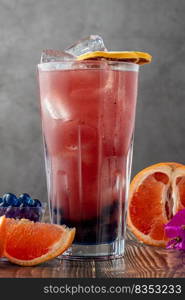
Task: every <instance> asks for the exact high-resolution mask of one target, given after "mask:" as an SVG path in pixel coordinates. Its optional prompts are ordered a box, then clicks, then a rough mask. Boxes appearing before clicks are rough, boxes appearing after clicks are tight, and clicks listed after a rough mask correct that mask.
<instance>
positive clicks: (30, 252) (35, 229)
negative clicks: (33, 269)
mask: <svg viewBox="0 0 185 300" xmlns="http://www.w3.org/2000/svg"><path fill="white" fill-rule="evenodd" d="M0 232H2V228H1V231H0ZM74 236H75V229H74V228H72V229H70V228H67V227H65V226H60V225H54V224H47V223H39V222H38V223H34V222H32V221H29V220H26V219H21V220H15V219H8V218H7V219H6V244H5V249H4V256H5V257H7V258H8V260H10V261H11V262H13V263H15V264H18V265H21V266H34V265H37V264H40V263H43V262H46V261H48V260H50V259H52V258H54V257H57V256H58V255H61V254H62V253H63V252H64V251H66V250H67V249H68V248H69V247H70V246H71V244H72V242H73V239H74Z"/></svg>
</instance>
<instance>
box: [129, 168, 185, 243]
mask: <svg viewBox="0 0 185 300" xmlns="http://www.w3.org/2000/svg"><path fill="white" fill-rule="evenodd" d="M184 207H185V166H184V165H182V164H178V163H159V164H155V165H152V166H150V167H148V168H146V169H143V170H142V171H141V172H139V173H138V174H137V175H136V176H135V177H134V179H133V180H132V182H131V185H130V192H129V201H128V216H127V222H128V226H129V228H130V229H131V231H132V232H133V233H134V234H135V236H136V237H137V238H138V239H139V240H140V241H142V242H144V243H146V244H149V245H155V246H165V245H166V242H167V240H168V239H167V237H166V236H165V232H164V224H166V223H167V222H168V221H169V220H170V219H171V218H172V216H174V215H175V214H176V212H177V211H179V210H180V209H182V208H184Z"/></svg>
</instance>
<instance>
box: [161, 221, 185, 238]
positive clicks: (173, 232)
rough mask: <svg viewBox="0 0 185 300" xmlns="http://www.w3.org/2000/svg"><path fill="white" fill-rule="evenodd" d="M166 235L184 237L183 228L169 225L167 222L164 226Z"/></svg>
mask: <svg viewBox="0 0 185 300" xmlns="http://www.w3.org/2000/svg"><path fill="white" fill-rule="evenodd" d="M165 233H166V236H167V237H169V238H176V237H180V238H182V239H183V238H185V230H184V229H183V228H182V226H169V225H168V224H167V225H166V226H165Z"/></svg>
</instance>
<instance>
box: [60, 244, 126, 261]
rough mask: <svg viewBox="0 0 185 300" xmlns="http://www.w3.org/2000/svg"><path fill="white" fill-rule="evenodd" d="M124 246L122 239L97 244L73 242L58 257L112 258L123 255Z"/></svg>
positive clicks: (82, 258)
mask: <svg viewBox="0 0 185 300" xmlns="http://www.w3.org/2000/svg"><path fill="white" fill-rule="evenodd" d="M124 246H125V241H124V240H117V241H114V242H112V243H110V244H98V245H83V244H73V245H72V247H71V248H69V249H68V250H67V251H66V252H64V253H63V254H62V255H61V256H59V259H79V260H80V259H81V260H84V259H96V260H106V259H114V258H119V257H122V256H123V254H124Z"/></svg>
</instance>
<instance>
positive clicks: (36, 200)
mask: <svg viewBox="0 0 185 300" xmlns="http://www.w3.org/2000/svg"><path fill="white" fill-rule="evenodd" d="M34 207H42V203H41V202H40V201H39V200H38V199H34Z"/></svg>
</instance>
